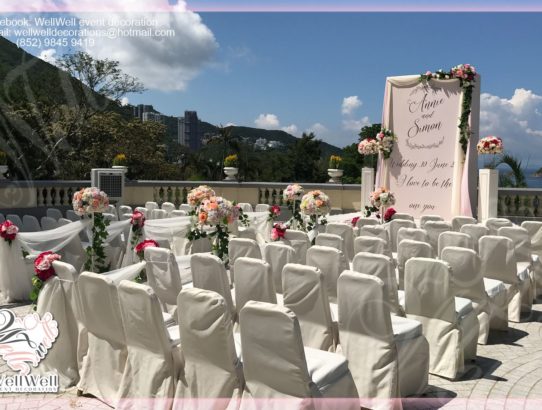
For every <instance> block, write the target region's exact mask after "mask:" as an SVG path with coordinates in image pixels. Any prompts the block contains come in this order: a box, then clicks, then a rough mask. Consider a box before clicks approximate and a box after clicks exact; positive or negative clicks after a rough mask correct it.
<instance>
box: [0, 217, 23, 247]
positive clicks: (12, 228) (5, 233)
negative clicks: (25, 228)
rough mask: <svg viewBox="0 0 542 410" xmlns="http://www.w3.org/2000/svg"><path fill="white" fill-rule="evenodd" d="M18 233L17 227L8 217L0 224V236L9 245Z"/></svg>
mask: <svg viewBox="0 0 542 410" xmlns="http://www.w3.org/2000/svg"><path fill="white" fill-rule="evenodd" d="M18 233H19V228H18V227H17V225H15V224H14V223H13V222H11V221H10V220H9V219H7V220H5V221H4V222H2V223H1V224H0V237H1V238H3V239H4V240H5V241H6V242H7V243H8V244H9V246H11V242H13V241H14V240H15V238H16V237H17V234H18Z"/></svg>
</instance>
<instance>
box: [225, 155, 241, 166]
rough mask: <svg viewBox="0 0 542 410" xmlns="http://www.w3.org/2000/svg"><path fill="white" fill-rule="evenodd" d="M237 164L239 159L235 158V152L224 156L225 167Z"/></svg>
mask: <svg viewBox="0 0 542 410" xmlns="http://www.w3.org/2000/svg"><path fill="white" fill-rule="evenodd" d="M238 164H239V159H238V158H237V154H232V155H228V156H227V157H226V158H224V166H225V167H234V168H237V165H238Z"/></svg>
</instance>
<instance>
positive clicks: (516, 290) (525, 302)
mask: <svg viewBox="0 0 542 410" xmlns="http://www.w3.org/2000/svg"><path fill="white" fill-rule="evenodd" d="M478 248H479V254H480V259H481V260H482V268H481V270H482V274H483V275H484V277H486V278H489V279H497V280H500V281H502V282H503V283H504V285H505V287H506V291H507V295H508V320H509V321H512V322H519V321H520V316H521V312H522V311H529V310H530V309H531V306H532V288H531V280H530V277H529V275H528V272H527V271H523V272H518V267H517V261H516V256H515V251H514V242H512V240H511V239H509V238H504V237H501V236H492V235H488V236H483V237H481V238H480V241H479V243H478Z"/></svg>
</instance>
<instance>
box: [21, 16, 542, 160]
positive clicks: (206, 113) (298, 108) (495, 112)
mask: <svg viewBox="0 0 542 410" xmlns="http://www.w3.org/2000/svg"><path fill="white" fill-rule="evenodd" d="M180 23H183V24H182V25H181V24H179V26H178V27H181V26H182V27H183V28H182V29H181V32H180V35H178V36H177V38H176V40H175V41H176V43H175V42H172V43H171V46H169V45H168V43H167V42H162V43H160V44H161V46H163V47H164V49H165V50H164V53H163V54H164V56H165V57H164V56H155V55H154V53H155V50H153V48H151V47H150V46H149V44H148V43H145V42H144V41H140V40H134V41H132V42H131V43H129V44H128V43H125V44H122V43H121V44H119V45H118V46H116V45H115V43H114V42H110V43H108V45H107V47H106V46H103V47H102V50H101V51H102V54H99V53H98V54H97V55H98V56H102V57H103V56H107V57H109V58H112V59H120V60H122V59H123V58H125V54H126V50H128V49H129V50H131V53H132V55H131V57H130V58H131V59H132V60H134V59H135V56H134V54H135V55H138V58H137V59H136V61H137V62H138V64H137V65H136V64H133V63H132V65H130V64H128V63H127V64H126V65H125V67H126V69H127V71H128V72H130V71H131V70H133V71H134V72H135V74H136V75H138V76H139V77H143V78H142V79H143V80H144V82H145V83H146V84H147V86H149V84H150V87H149V90H148V91H146V92H145V93H144V94H142V95H130V96H129V101H130V103H132V104H137V103H145V104H152V105H154V107H155V108H156V109H157V110H159V111H161V112H163V113H165V114H168V115H182V113H183V112H184V110H197V111H198V113H199V115H200V117H201V118H202V119H203V120H205V121H208V122H211V123H214V124H228V123H234V124H236V125H246V126H256V124H260V125H264V126H266V127H267V128H278V129H280V128H284V127H290V128H289V129H290V130H293V129H294V127H293V126H295V129H296V132H295V133H296V135H300V134H301V132H303V131H305V130H309V129H311V130H315V131H316V134H317V136H318V137H319V138H322V139H324V140H326V141H328V142H330V143H333V144H335V145H338V146H345V145H347V144H349V143H352V142H354V141H356V140H357V136H356V134H357V131H356V130H354V129H353V127H354V125H357V124H364V123H367V122H380V118H381V110H382V98H383V91H384V85H385V78H386V77H387V76H393V75H405V74H417V73H421V72H425V71H426V70H428V69H429V70H436V69H439V68H443V69H448V68H450V67H451V66H454V65H456V64H460V63H470V64H473V65H475V66H476V68H477V69H478V71H479V72H480V73H481V74H482V93H483V98H482V121H481V122H482V124H481V132H480V134H481V135H482V136H485V135H488V134H489V133H492V134H496V135H499V136H501V137H503V139H504V141H505V144H506V146H507V148H508V151H509V152H512V153H514V154H516V155H518V156H520V157H522V158H523V159H524V160H525V162H526V160H527V159H529V165H531V166H539V165H542V155H538V156H539V158H538V157H537V154H538V153H542V114H541V113H542V81H541V80H540V74H539V71H540V66H541V62H542V52H541V46H540V43H541V40H542V14H539V13H530V14H526V13H199V18H198V15H197V14H194V15H193V16H192V18H191V20H189V21H188V23H187V22H186V21H184V20H183V21H180ZM190 25H192V26H194V27H196V28H197V29H194V30H192V31H190V30H189V29H187V27H190ZM202 28H205V30H206V31H205V34H204V35H201V32H202V31H201V29H202ZM183 36H184V37H183ZM127 45H128V46H129V47H128V46H127ZM30 51H31V52H33V53H34V54H39V52H40V50H30ZM42 51H43V50H42ZM91 51H92V50H91ZM61 52H62V50H57V54H60V53H61ZM126 58H127V59H128V57H126ZM145 58H148V61H145ZM160 58H164V59H171V61H169V62H168V61H166V62H164V61H160ZM159 61H160V62H159ZM162 63H163V64H162ZM160 64H161V65H160ZM138 70H139V71H138ZM149 71H150V73H149ZM353 96H356V97H357V101H359V102H360V103H355V104H354V106H352V107H350V108H351V110H350V111H349V113H346V114H345V113H342V111H341V105H342V103H343V99H344V98H346V97H353ZM259 117H260V121H259V122H257V123H256V122H255V121H256V120H257V119H258V118H259Z"/></svg>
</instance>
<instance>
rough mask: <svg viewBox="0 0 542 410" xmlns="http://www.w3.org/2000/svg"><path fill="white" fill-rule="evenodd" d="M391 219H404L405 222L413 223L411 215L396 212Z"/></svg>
mask: <svg viewBox="0 0 542 410" xmlns="http://www.w3.org/2000/svg"><path fill="white" fill-rule="evenodd" d="M391 219H406V220H407V221H412V222H414V217H413V216H412V215H410V214H405V213H400V212H396V213H395V214H393V216H392V217H391Z"/></svg>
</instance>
